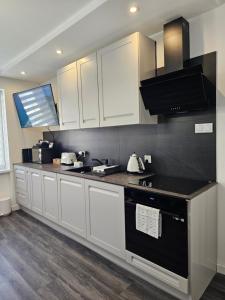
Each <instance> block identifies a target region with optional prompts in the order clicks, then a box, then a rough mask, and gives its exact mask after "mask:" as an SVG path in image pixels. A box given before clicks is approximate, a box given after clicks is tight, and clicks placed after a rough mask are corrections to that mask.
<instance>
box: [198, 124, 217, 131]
mask: <svg viewBox="0 0 225 300" xmlns="http://www.w3.org/2000/svg"><path fill="white" fill-rule="evenodd" d="M195 133H213V123H202V124H195Z"/></svg>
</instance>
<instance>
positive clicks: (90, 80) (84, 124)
mask: <svg viewBox="0 0 225 300" xmlns="http://www.w3.org/2000/svg"><path fill="white" fill-rule="evenodd" d="M77 71H78V87H79V108H80V127H81V128H90V127H99V102H98V68H97V55H96V53H94V54H92V55H89V56H87V57H84V58H82V59H80V60H78V62H77Z"/></svg>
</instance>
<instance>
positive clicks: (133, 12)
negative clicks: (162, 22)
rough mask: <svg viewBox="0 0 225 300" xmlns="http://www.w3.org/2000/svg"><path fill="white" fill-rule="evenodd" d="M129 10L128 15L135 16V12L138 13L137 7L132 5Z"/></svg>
mask: <svg viewBox="0 0 225 300" xmlns="http://www.w3.org/2000/svg"><path fill="white" fill-rule="evenodd" d="M129 10H130V13H132V14H135V13H136V12H138V6H137V5H132V6H131V7H130V9H129Z"/></svg>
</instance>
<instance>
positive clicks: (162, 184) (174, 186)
mask: <svg viewBox="0 0 225 300" xmlns="http://www.w3.org/2000/svg"><path fill="white" fill-rule="evenodd" d="M129 183H130V184H133V185H140V186H144V187H147V188H148V187H149V188H155V189H160V190H163V191H167V192H174V193H178V194H183V195H187V196H188V195H190V194H192V193H194V192H196V191H197V190H199V189H201V188H202V187H204V186H206V185H208V184H209V183H210V182H209V181H205V180H194V179H188V178H178V177H170V176H162V175H152V176H147V177H144V178H141V179H137V178H135V177H134V178H133V179H132V180H130V181H129Z"/></svg>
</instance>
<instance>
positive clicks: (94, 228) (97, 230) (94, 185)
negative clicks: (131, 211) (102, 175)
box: [85, 180, 125, 257]
mask: <svg viewBox="0 0 225 300" xmlns="http://www.w3.org/2000/svg"><path fill="white" fill-rule="evenodd" d="M85 191H86V201H87V204H86V208H87V213H86V216H87V238H88V240H90V241H91V242H93V243H95V244H96V245H98V246H100V247H102V248H104V249H106V250H108V251H109V252H111V253H113V254H115V255H117V256H120V257H124V255H125V221H124V219H125V217H124V188H123V187H120V186H116V185H111V184H105V183H101V182H96V181H92V180H86V181H85Z"/></svg>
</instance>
